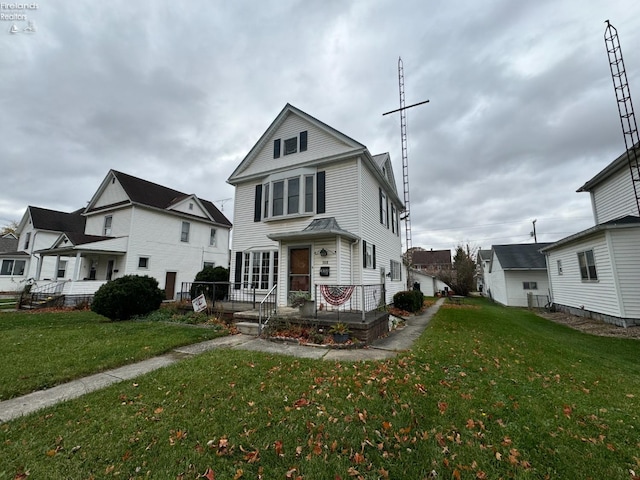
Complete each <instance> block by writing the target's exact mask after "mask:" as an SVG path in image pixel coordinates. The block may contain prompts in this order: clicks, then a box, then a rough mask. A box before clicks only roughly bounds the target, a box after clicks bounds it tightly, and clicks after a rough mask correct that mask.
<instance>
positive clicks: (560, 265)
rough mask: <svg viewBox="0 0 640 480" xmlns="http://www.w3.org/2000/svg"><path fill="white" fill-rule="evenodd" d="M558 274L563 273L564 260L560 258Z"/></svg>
mask: <svg viewBox="0 0 640 480" xmlns="http://www.w3.org/2000/svg"><path fill="white" fill-rule="evenodd" d="M558 275H562V260H558Z"/></svg>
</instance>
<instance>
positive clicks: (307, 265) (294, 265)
mask: <svg viewBox="0 0 640 480" xmlns="http://www.w3.org/2000/svg"><path fill="white" fill-rule="evenodd" d="M310 273H311V255H310V250H309V247H302V248H290V249H289V292H311V275H310Z"/></svg>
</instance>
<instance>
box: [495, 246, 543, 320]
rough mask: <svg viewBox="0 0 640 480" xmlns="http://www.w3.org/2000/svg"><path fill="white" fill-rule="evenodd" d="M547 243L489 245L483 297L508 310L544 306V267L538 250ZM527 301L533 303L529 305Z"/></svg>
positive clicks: (541, 255)
mask: <svg viewBox="0 0 640 480" xmlns="http://www.w3.org/2000/svg"><path fill="white" fill-rule="evenodd" d="M548 245H550V243H525V244H511V245H493V246H492V247H491V257H490V260H489V264H488V269H487V270H485V275H484V278H485V282H486V283H485V285H486V287H487V292H486V295H487V296H488V297H489V298H491V299H493V300H494V301H496V302H498V303H500V304H502V305H505V306H508V307H527V306H540V307H544V306H545V305H546V303H547V302H548V296H549V280H548V277H547V265H546V263H545V258H544V255H543V254H542V253H540V249H542V248H544V247H546V246H548ZM531 302H535V303H534V304H533V305H531Z"/></svg>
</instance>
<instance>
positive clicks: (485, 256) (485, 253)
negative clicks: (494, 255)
mask: <svg viewBox="0 0 640 480" xmlns="http://www.w3.org/2000/svg"><path fill="white" fill-rule="evenodd" d="M477 258H478V262H486V261H488V260H491V250H478V256H477Z"/></svg>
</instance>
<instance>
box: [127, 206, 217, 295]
mask: <svg viewBox="0 0 640 480" xmlns="http://www.w3.org/2000/svg"><path fill="white" fill-rule="evenodd" d="M131 211H132V214H131V216H132V222H131V225H132V229H131V232H130V235H129V246H128V253H127V255H126V257H125V258H124V259H123V260H120V259H119V260H118V262H120V261H123V262H124V265H123V266H121V267H120V272H119V276H120V275H126V274H134V275H149V276H151V277H154V278H156V279H157V280H158V282H159V284H160V288H164V286H165V285H164V283H165V277H166V273H167V272H176V273H177V275H176V289H177V291H179V289H180V285H181V283H182V282H192V281H193V280H194V278H195V276H196V274H197V273H198V272H199V271H200V270H202V268H203V266H204V263H203V262H213V263H215V264H216V265H218V266H222V267H225V268H226V267H227V265H228V263H229V257H228V255H229V250H228V238H229V237H228V230H227V229H223V228H220V227H216V228H217V230H218V234H217V235H218V242H217V244H216V246H215V247H211V246H209V236H210V231H211V228H212V226H211V225H210V224H208V223H204V222H198V221H197V220H194V219H188V220H186V221H189V222H190V224H191V228H190V230H189V242H182V241H180V232H181V228H182V222H183V221H185V219H184V218H183V217H178V216H174V215H166V214H163V213H161V212H156V211H154V210H150V209H145V208H140V207H135V208H132V209H131ZM141 256H142V257H148V258H149V266H148V268H146V269H140V268H138V260H139V258H140V257H141ZM123 270H124V271H123Z"/></svg>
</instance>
